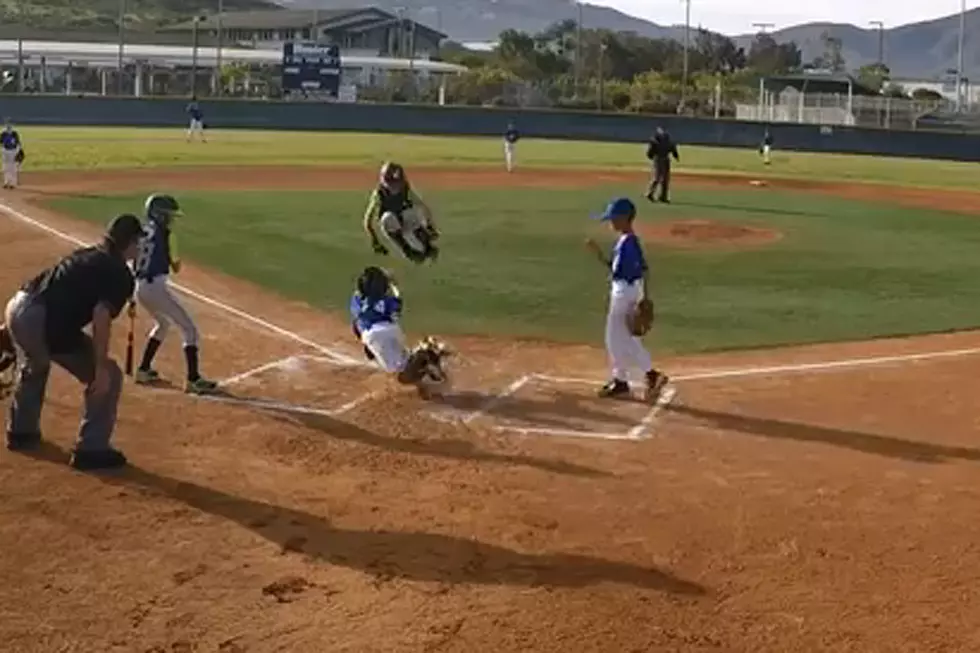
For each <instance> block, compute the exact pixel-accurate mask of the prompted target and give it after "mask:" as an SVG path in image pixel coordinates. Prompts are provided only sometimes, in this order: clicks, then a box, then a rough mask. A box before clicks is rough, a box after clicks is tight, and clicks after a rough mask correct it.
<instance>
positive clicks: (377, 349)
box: [361, 322, 408, 374]
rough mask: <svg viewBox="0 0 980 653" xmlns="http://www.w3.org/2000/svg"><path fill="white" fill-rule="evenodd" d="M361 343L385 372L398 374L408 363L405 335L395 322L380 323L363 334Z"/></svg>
mask: <svg viewBox="0 0 980 653" xmlns="http://www.w3.org/2000/svg"><path fill="white" fill-rule="evenodd" d="M361 342H362V343H364V346H365V347H367V348H368V349H369V350H370V351H371V353H372V354H374V360H375V362H377V364H378V365H380V366H381V369H383V370H384V371H385V372H388V373H390V374H398V373H399V372H401V371H402V370H404V369H405V365H406V364H407V363H408V347H406V346H405V333H404V332H403V331H402V328H401V326H399V325H398V324H397V323H394V322H379V323H378V324H375V325H374V326H373V327H371V328H370V329H368V330H367V331H364V332H363V333H361Z"/></svg>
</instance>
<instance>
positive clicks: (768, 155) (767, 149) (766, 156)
mask: <svg viewBox="0 0 980 653" xmlns="http://www.w3.org/2000/svg"><path fill="white" fill-rule="evenodd" d="M762 160H763V161H765V162H766V163H769V162H771V161H772V145H763V146H762Z"/></svg>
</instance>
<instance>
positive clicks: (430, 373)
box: [398, 336, 450, 395]
mask: <svg viewBox="0 0 980 653" xmlns="http://www.w3.org/2000/svg"><path fill="white" fill-rule="evenodd" d="M449 355H450V352H449V349H448V347H446V345H445V344H444V343H442V342H441V341H439V340H437V339H436V338H433V337H431V336H430V337H428V338H425V339H424V340H422V341H421V342H420V343H419V344H417V345H416V346H415V347H414V348H413V349H412V351H411V352H410V353H409V355H408V363H407V364H406V365H405V369H404V370H402V372H401V374H399V375H398V380H399V381H400V382H401V383H404V384H409V385H416V386H418V388H419V392H421V393H423V394H424V395H429V394H431V393H433V392H438V391H440V390H442V389H444V388H445V387H446V385H447V384H448V382H449V375H448V373H447V372H446V368H445V360H446V358H448V357H449Z"/></svg>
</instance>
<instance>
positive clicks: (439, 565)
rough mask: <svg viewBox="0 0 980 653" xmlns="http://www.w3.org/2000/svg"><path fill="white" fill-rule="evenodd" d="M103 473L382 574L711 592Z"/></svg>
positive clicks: (608, 566) (614, 565)
mask: <svg viewBox="0 0 980 653" xmlns="http://www.w3.org/2000/svg"><path fill="white" fill-rule="evenodd" d="M34 457H35V458H38V459H44V460H54V461H57V462H65V461H66V460H67V453H66V452H64V451H63V450H61V449H60V448H58V447H56V446H54V445H51V444H47V445H45V447H44V448H43V450H42V452H38V453H37V454H36V455H35V456H34ZM97 476H98V478H100V479H101V480H102V481H103V482H105V483H107V484H110V485H114V486H125V487H130V488H133V487H135V488H140V489H143V490H148V491H150V492H152V493H156V494H159V495H162V496H164V497H167V498H169V499H172V500H174V501H178V502H180V503H183V504H185V505H187V506H189V507H191V508H193V509H195V510H199V511H201V512H204V513H208V514H210V515H214V516H216V517H220V518H222V519H226V520H228V521H231V522H234V523H236V524H239V525H240V526H242V527H244V528H247V529H249V530H250V531H252V532H253V533H255V534H256V535H259V536H260V537H262V538H264V539H266V540H268V541H269V542H272V543H273V544H275V545H276V546H278V547H279V548H280V549H281V551H282V552H283V553H296V554H301V555H306V556H309V557H311V558H314V559H317V560H321V561H323V562H326V563H328V564H332V565H335V566H338V567H345V568H348V569H356V570H358V571H361V572H363V573H366V574H370V575H371V576H373V577H374V578H375V580H376V582H386V581H391V580H395V579H404V580H409V581H422V582H436V583H446V584H453V585H455V584H477V585H510V586H523V587H548V588H579V587H588V586H591V585H596V584H600V583H617V584H620V585H629V586H632V587H636V588H639V589H647V590H656V591H661V592H668V593H671V594H677V595H686V596H689V597H697V596H703V595H705V594H706V593H707V590H706V589H705V588H704V587H703V586H701V585H699V584H698V583H695V582H692V581H688V580H684V579H682V578H678V577H677V576H675V575H673V574H672V573H670V572H668V571H665V570H662V569H658V568H656V567H651V566H640V565H636V564H631V563H627V562H614V561H610V560H603V559H601V558H596V557H593V556H589V555H584V554H575V553H523V552H520V551H515V550H513V549H508V548H506V547H503V546H499V545H495V544H487V543H483V542H479V541H476V540H473V539H471V538H465V537H456V536H453V535H443V534H438V533H426V532H421V531H389V530H376V529H370V530H357V529H353V528H343V527H341V526H336V525H333V524H331V523H330V522H329V520H327V519H326V518H324V517H322V516H320V515H315V514H312V513H308V512H304V511H302V510H298V509H295V508H287V507H284V506H278V505H275V504H271V503H266V502H264V501H256V500H253V499H247V498H244V497H239V496H235V495H232V494H228V493H226V492H222V491H220V490H217V489H214V488H210V487H205V486H202V485H197V484H196V483H190V482H186V481H179V480H176V479H173V478H169V477H166V476H161V475H159V474H155V473H153V472H150V471H147V470H144V469H140V468H138V467H129V468H127V469H123V470H119V471H114V472H107V473H103V474H98V475H97ZM215 546H220V545H219V544H216V545H215Z"/></svg>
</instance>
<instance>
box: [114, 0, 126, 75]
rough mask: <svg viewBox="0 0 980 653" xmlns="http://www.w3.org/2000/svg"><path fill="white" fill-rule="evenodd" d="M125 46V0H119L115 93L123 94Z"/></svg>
mask: <svg viewBox="0 0 980 653" xmlns="http://www.w3.org/2000/svg"><path fill="white" fill-rule="evenodd" d="M125 47H126V0H119V52H118V53H117V55H116V95H122V94H123V54H124V50H125Z"/></svg>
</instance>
